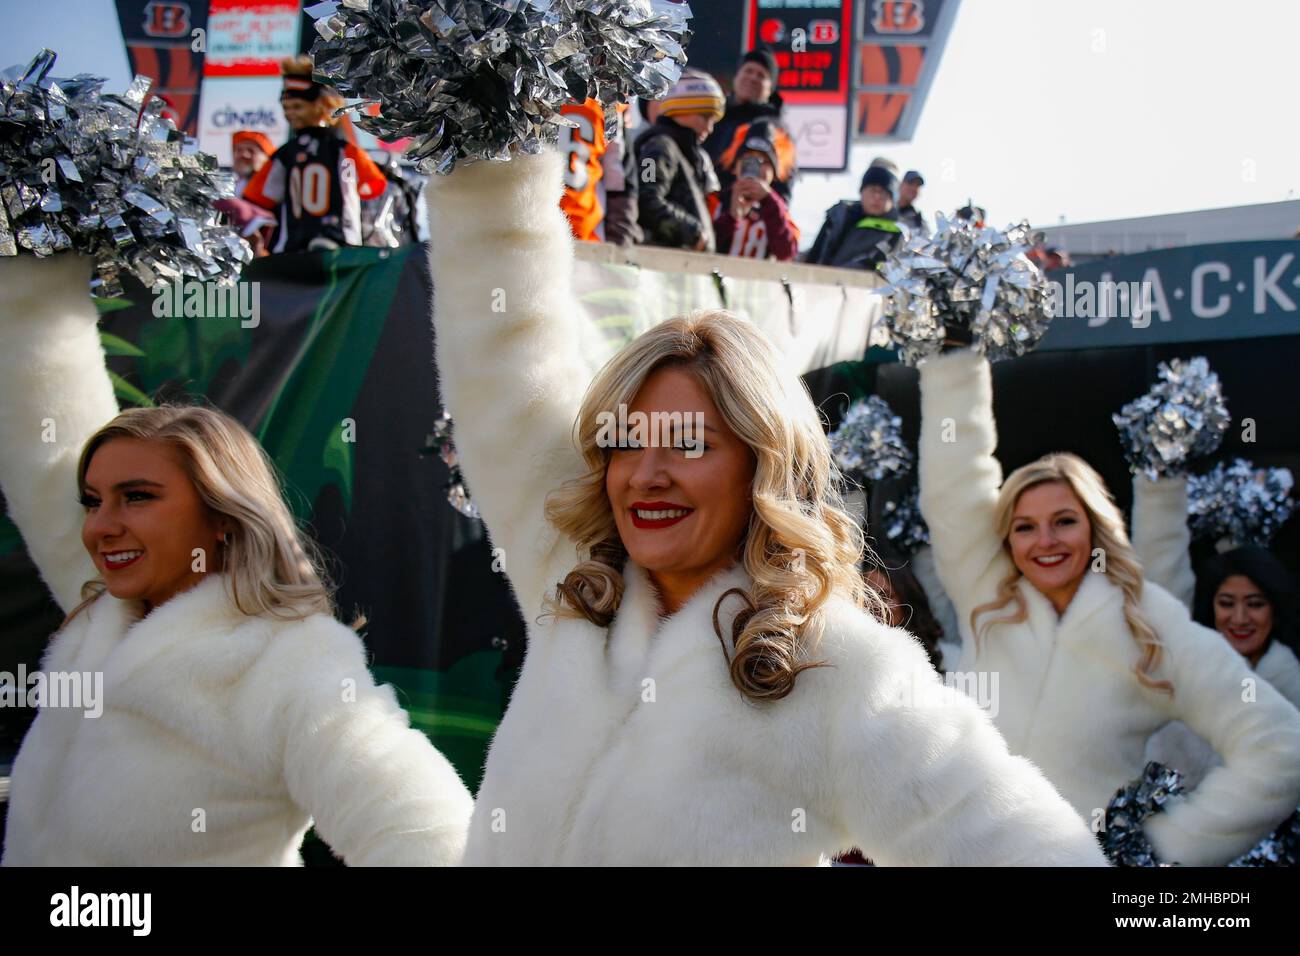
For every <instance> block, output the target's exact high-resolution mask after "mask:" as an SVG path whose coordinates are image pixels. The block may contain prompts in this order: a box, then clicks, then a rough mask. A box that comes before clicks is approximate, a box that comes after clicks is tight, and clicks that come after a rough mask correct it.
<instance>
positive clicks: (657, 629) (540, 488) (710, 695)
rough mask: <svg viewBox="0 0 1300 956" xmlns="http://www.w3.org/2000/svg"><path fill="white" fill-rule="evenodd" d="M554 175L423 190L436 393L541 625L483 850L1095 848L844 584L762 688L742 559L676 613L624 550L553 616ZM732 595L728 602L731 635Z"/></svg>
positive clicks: (565, 559)
mask: <svg viewBox="0 0 1300 956" xmlns="http://www.w3.org/2000/svg"><path fill="white" fill-rule="evenodd" d="M560 188H561V166H560V160H559V158H558V157H557V156H555V155H553V154H546V155H542V156H535V157H534V156H519V157H516V158H515V159H514V160H513V161H512V162H510V163H509V164H504V165H501V164H486V163H484V164H477V165H473V166H469V167H466V168H463V169H459V170H457V171H456V172H455V173H453V174H452V175H451V176H448V177H436V176H435V177H433V179H432V180H431V182H430V185H429V192H428V200H429V210H430V217H431V235H432V236H433V242H432V243H431V253H430V264H431V269H432V273H433V280H434V289H435V290H436V291H435V295H436V298H437V301H436V303H435V325H436V331H437V336H436V339H437V358H438V367H439V370H440V377H441V382H442V394H443V396H444V398H445V400H446V403H447V407H448V409H449V411H450V412H451V415H452V417H453V418H454V419H455V421H456V423H457V430H456V443H457V448H458V451H459V454H460V458H461V462H462V464H463V467H464V470H465V474H466V477H467V480H468V482H469V484H470V487H471V488H472V490H473V494H474V498H475V501H476V502H477V503H478V505H479V507H480V509H481V511H482V513H483V516H484V520H485V522H486V523H487V526H488V529H489V532H490V534H491V536H492V541H493V544H494V545H496V546H497V547H498V548H501V549H503V551H502V552H501V553H502V554H503V556H504V559H505V564H506V571H507V574H508V575H509V578H510V581H511V585H512V587H513V589H514V593H515V595H516V597H517V599H518V601H519V604H520V606H521V607H522V609H523V612H524V616H525V619H526V620H527V621H528V622H529V644H528V652H527V656H526V659H525V662H524V667H523V672H522V675H521V677H520V680H519V684H518V686H517V687H516V689H515V693H514V697H513V699H512V700H511V704H510V708H509V710H508V712H507V713H506V716H505V719H504V720H503V721H502V723H501V725H500V727H499V728H498V730H497V732H496V735H495V737H494V739H493V742H492V747H491V751H490V753H489V756H488V761H487V768H486V773H485V776H484V780H483V784H482V787H481V789H480V790H479V793H478V797H477V801H476V805H475V811H474V819H473V821H472V823H471V829H470V838H469V846H468V849H467V851H466V860H467V862H469V863H476V864H486V863H505V864H616V865H635V864H814V863H817V862H819V861H821V860H823V859H825V858H826V857H827V856H829V855H831V854H833V853H836V852H838V851H841V850H845V849H848V848H849V847H852V846H854V845H856V846H858V847H860V848H861V849H862V850H863V852H865V853H866V854H867V855H868V856H869V857H871V858H872V859H873V860H875V861H876V862H877V863H881V864H1026V865H1033V864H1100V863H1102V862H1103V860H1102V858H1101V855H1100V853H1099V851H1098V849H1097V845H1096V843H1095V841H1094V839H1093V837H1092V835H1091V834H1090V833H1089V831H1088V830H1087V828H1086V827H1085V826H1084V824H1083V822H1082V821H1081V820H1080V819H1079V818H1078V817H1077V815H1076V814H1075V813H1074V812H1073V811H1072V810H1071V809H1070V807H1069V806H1068V804H1066V803H1065V801H1063V800H1062V799H1061V798H1060V796H1059V795H1058V794H1057V793H1056V792H1055V791H1054V790H1053V789H1052V787H1051V786H1050V785H1049V784H1048V783H1047V782H1046V781H1045V780H1044V779H1043V778H1042V776H1041V775H1040V774H1039V773H1038V772H1037V771H1036V770H1034V769H1033V768H1032V767H1031V766H1030V765H1029V764H1028V763H1027V762H1026V761H1024V760H1020V759H1018V758H1015V757H1012V756H1010V755H1009V754H1008V753H1007V750H1006V746H1005V744H1004V743H1003V741H1002V739H1001V737H1000V736H999V735H998V733H997V732H996V731H995V730H994V728H993V726H992V724H991V723H990V721H989V719H988V717H987V716H986V715H985V714H984V713H982V712H981V711H980V710H979V709H978V708H977V707H976V706H975V705H974V703H973V702H971V701H969V700H967V699H965V698H963V697H961V695H958V694H956V693H955V692H952V691H948V690H945V689H943V688H942V687H940V686H939V685H938V680H937V678H936V676H935V675H934V673H933V671H932V670H931V669H930V667H929V664H928V663H927V660H926V658H925V655H924V654H923V653H922V651H921V650H920V648H919V646H918V645H917V644H916V643H915V641H914V640H912V639H911V638H910V636H908V635H907V634H906V633H905V632H903V631H900V630H894V629H891V628H888V627H885V626H884V625H882V624H880V623H879V622H877V621H875V620H872V619H871V618H869V617H868V616H866V615H865V614H863V613H861V612H859V611H858V610H856V609H854V608H852V607H850V606H847V605H846V604H844V603H843V602H841V601H838V600H837V601H836V602H835V603H834V604H833V605H832V606H831V607H830V611H829V613H828V619H829V622H828V627H827V630H826V634H825V636H824V637H823V639H822V641H821V644H820V646H819V647H818V648H817V649H816V652H815V657H816V658H818V659H821V660H825V661H827V662H828V663H829V664H831V665H832V666H830V667H825V668H818V669H815V670H810V671H806V672H804V673H803V674H801V675H800V676H799V678H798V680H797V683H796V687H795V690H794V692H793V693H792V694H791V695H790V696H789V697H787V698H786V699H784V700H781V701H778V702H774V703H770V704H761V705H759V704H753V703H750V702H747V701H746V700H745V699H744V698H743V697H742V696H741V695H740V694H739V693H738V692H737V691H736V689H735V688H734V687H733V686H732V684H731V681H730V680H729V678H728V674H727V665H726V660H725V658H724V656H723V650H722V646H721V644H720V643H719V639H718V637H717V636H716V634H715V632H714V629H713V625H712V621H711V617H712V613H713V610H714V606H715V603H716V601H717V599H718V596H719V595H720V594H721V593H722V592H723V591H725V590H726V589H728V588H729V587H732V586H740V587H745V586H748V585H749V584H750V582H749V581H748V579H747V577H746V575H745V573H744V571H743V570H742V569H741V568H739V567H733V568H731V569H730V570H728V571H724V572H722V573H720V574H719V575H717V576H715V578H714V579H713V580H711V581H710V582H708V583H707V584H706V585H705V586H703V587H702V588H701V589H700V591H698V592H697V593H696V594H695V595H694V596H693V597H692V598H691V599H690V600H689V601H688V602H687V604H686V605H685V606H684V607H682V608H681V609H680V610H679V611H678V612H677V613H675V614H673V615H672V616H670V617H668V618H667V619H666V620H662V621H661V620H660V612H659V606H658V603H657V596H656V594H655V591H654V589H653V585H652V583H651V582H650V580H649V577H648V576H647V574H646V572H645V571H644V570H643V569H641V568H639V567H638V566H636V565H635V564H633V563H631V562H629V563H628V564H627V566H626V568H625V572H624V577H625V580H626V584H627V589H626V593H625V595H624V598H623V603H622V605H621V607H620V608H619V611H618V614H617V616H616V618H615V620H614V622H613V623H612V625H611V626H610V627H609V628H601V627H597V626H595V625H593V624H590V623H588V622H586V621H584V620H574V619H559V620H552V619H548V620H547V621H546V622H545V623H538V622H537V618H538V615H539V612H540V610H541V604H542V599H543V595H544V593H545V592H546V591H547V590H548V589H550V588H551V587H553V586H554V585H555V583H556V582H557V581H559V580H560V579H561V578H562V577H563V576H564V575H565V574H566V573H567V572H568V571H569V570H571V569H572V567H573V566H574V565H575V564H576V562H577V554H576V548H575V546H574V543H573V542H572V541H570V540H567V539H562V538H561V537H560V536H559V535H558V533H557V532H556V531H555V530H554V528H553V527H552V526H551V525H550V524H549V523H548V522H547V521H546V519H545V517H544V514H543V503H544V500H545V497H546V495H547V493H548V492H550V491H551V490H552V489H554V488H555V487H556V486H558V485H559V484H560V483H561V482H562V481H564V480H565V479H567V478H570V477H573V476H575V475H578V474H580V473H581V470H582V463H581V461H580V459H579V457H578V455H577V453H576V451H575V450H574V449H573V447H572V445H571V443H570V430H571V427H572V425H573V418H574V415H575V412H576V410H577V406H578V401H579V399H580V396H581V394H582V392H583V389H584V387H585V386H586V384H587V375H586V374H585V373H584V371H583V369H582V367H581V363H580V361H579V360H578V358H577V356H576V352H577V348H576V343H577V341H578V337H577V336H578V333H577V329H576V328H575V324H576V322H575V319H574V317H573V312H572V308H571V300H570V298H569V297H570V285H569V274H570V270H571V267H572V248H571V240H570V238H569V233H568V228H567V225H566V223H565V220H564V218H563V216H562V215H561V213H560V210H559V206H558V200H559V196H560ZM496 290H501V293H502V294H503V295H504V299H505V302H506V303H508V305H507V308H506V309H505V310H504V311H498V310H494V308H493V303H494V297H496ZM737 607H738V603H737V602H736V600H735V599H734V598H732V599H729V603H726V604H724V605H723V609H722V612H721V614H720V625H721V629H722V632H723V633H724V634H729V633H730V631H729V626H728V625H729V622H730V621H731V619H732V616H733V615H734V614H735V612H736V610H737Z"/></svg>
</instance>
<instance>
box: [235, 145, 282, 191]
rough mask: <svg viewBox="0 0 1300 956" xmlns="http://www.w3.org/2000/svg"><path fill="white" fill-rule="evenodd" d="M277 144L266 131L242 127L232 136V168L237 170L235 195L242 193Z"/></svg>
mask: <svg viewBox="0 0 1300 956" xmlns="http://www.w3.org/2000/svg"><path fill="white" fill-rule="evenodd" d="M274 152H275V146H274V145H272V143H271V140H270V138H269V137H267V135H266V134H265V133H259V132H258V131H257V130H251V129H241V130H238V131H236V132H235V133H234V134H232V135H231V137H230V168H231V169H233V170H234V171H235V195H236V196H238V195H241V194H242V193H243V191H244V187H245V186H247V185H248V181H249V180H250V179H252V178H253V176H254V174H255V173H256V172H257V171H258V170H259V169H261V168H262V166H263V165H265V163H266V161H267V160H268V159H270V158H271V154H272V153H274Z"/></svg>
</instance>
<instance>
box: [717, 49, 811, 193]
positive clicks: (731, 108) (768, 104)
mask: <svg viewBox="0 0 1300 956" xmlns="http://www.w3.org/2000/svg"><path fill="white" fill-rule="evenodd" d="M779 77H780V68H779V67H778V66H777V63H776V54H775V53H773V52H772V50H771V49H770V48H769V47H766V46H760V47H757V48H755V49H753V50H750V51H749V52H748V53H746V54H745V55H744V56H742V57H741V58H740V66H739V67H737V69H736V75H735V76H734V77H732V80H731V95H730V96H728V97H727V104H726V112H725V114H724V115H723V117H722V119H721V120H720V121H719V122H718V125H717V127H716V128H715V129H714V131H713V134H712V135H711V136H710V137H709V138H708V139H707V140H706V141H705V143H704V148H705V149H706V150H708V151H709V158H710V159H712V160H713V164H714V166H716V167H717V168H718V171H719V179H720V181H721V183H722V188H723V189H724V190H725V189H726V188H728V187H729V186H730V185H731V180H732V173H731V172H730V171H729V170H728V169H727V168H726V164H724V163H723V162H722V156H723V154H724V153H726V152H728V151H729V150H730V149H731V147H732V146H733V145H734V144H735V140H736V132H737V130H738V129H739V128H740V127H741V126H747V125H749V124H750V123H753V122H755V121H756V120H761V119H765V120H768V121H770V122H772V123H775V124H777V125H780V124H781V122H782V117H781V111H782V109H783V108H784V104H783V103H782V102H781V94H780V93H778V92H776V84H777V80H778V79H779ZM793 172H794V170H793V169H792V170H791V175H790V176H787V177H786V178H785V179H784V180H778V181H777V183H776V186H775V187H774V188H775V189H776V190H777V191H778V192H779V193H780V194H781V198H782V199H784V200H785V201H786V202H787V203H788V202H789V201H790V188H791V186H792V185H793Z"/></svg>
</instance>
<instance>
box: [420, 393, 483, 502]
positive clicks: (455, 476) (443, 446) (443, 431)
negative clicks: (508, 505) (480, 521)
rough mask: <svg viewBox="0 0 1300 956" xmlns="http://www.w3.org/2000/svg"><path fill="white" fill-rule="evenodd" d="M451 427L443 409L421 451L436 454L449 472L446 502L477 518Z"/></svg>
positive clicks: (449, 418)
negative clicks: (461, 468)
mask: <svg viewBox="0 0 1300 956" xmlns="http://www.w3.org/2000/svg"><path fill="white" fill-rule="evenodd" d="M452 429H453V423H452V420H451V415H449V414H448V413H447V411H446V410H445V409H444V410H443V412H442V414H441V415H439V416H438V418H437V420H436V421H435V422H434V423H433V431H432V432H431V433H430V434H429V437H428V438H426V439H425V442H426V447H424V448H423V449H421V453H422V454H434V455H437V456H438V457H439V458H441V459H442V463H443V464H444V465H446V466H447V470H448V472H450V478H449V479H448V481H447V503H448V504H450V505H451V506H452V507H453V508H455V509H456V510H457V511H458V512H460V513H461V514H463V515H464V516H465V517H466V518H479V517H481V516H480V515H479V512H478V506H477V505H475V504H474V501H473V499H471V498H470V495H469V486H468V485H466V484H465V476H464V474H463V473H462V472H461V470H460V456H459V455H457V454H456V445H455V443H454V442H453V441H452V435H451V433H452Z"/></svg>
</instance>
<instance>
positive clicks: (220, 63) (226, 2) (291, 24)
mask: <svg viewBox="0 0 1300 956" xmlns="http://www.w3.org/2000/svg"><path fill="white" fill-rule="evenodd" d="M301 19H302V18H301V16H300V15H299V0H212V7H211V10H210V12H209V13H208V56H207V60H206V61H205V63H204V67H203V75H204V76H279V75H280V60H282V59H284V58H285V57H289V56H293V55H294V54H296V53H297V52H298V31H299V28H300V26H301V24H300V22H299V21H300V20H301Z"/></svg>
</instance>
